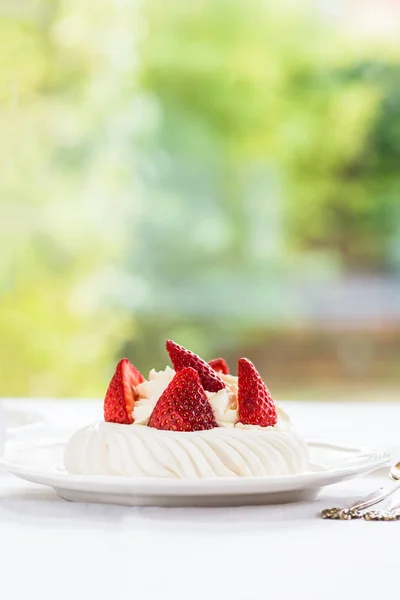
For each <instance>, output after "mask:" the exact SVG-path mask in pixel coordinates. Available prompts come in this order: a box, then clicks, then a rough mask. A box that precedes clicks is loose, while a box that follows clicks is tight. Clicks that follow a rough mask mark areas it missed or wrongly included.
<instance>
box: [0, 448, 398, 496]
mask: <svg viewBox="0 0 400 600" xmlns="http://www.w3.org/2000/svg"><path fill="white" fill-rule="evenodd" d="M307 442H308V443H309V445H310V446H323V447H325V448H326V447H328V448H333V449H337V450H345V451H346V450H347V451H353V452H354V451H358V452H359V453H360V454H366V455H369V456H370V459H369V460H367V461H366V462H365V463H362V464H361V465H360V464H357V465H352V466H345V467H343V468H338V469H327V470H323V471H308V472H306V473H299V474H295V475H279V476H274V477H271V476H262V477H210V478H203V479H173V478H171V479H170V478H161V477H160V478H157V477H140V478H139V477H138V478H134V477H122V476H109V475H78V474H71V473H68V472H66V471H59V472H57V471H56V470H53V471H51V470H50V469H46V470H45V469H42V470H40V469H38V468H29V467H26V466H24V465H23V464H21V463H18V462H17V461H16V460H15V459H14V461H13V460H12V458H13V455H15V453H17V452H21V451H27V450H30V451H32V450H34V449H37V450H39V449H43V448H48V449H50V448H51V447H54V448H55V447H56V446H57V447H59V446H65V444H66V441H65V440H61V439H54V438H46V439H42V440H37V441H35V442H33V441H30V442H11V443H9V444H8V448H7V452H6V453H5V456H4V457H3V458H1V459H0V464H1V466H2V467H3V468H4V469H5V470H6V471H7V472H8V473H10V474H12V475H14V476H16V477H19V478H20V479H24V480H27V481H31V482H33V483H37V484H40V485H46V486H50V487H52V488H54V489H56V490H57V489H64V490H70V491H84V492H87V491H89V489H88V488H90V487H92V486H93V487H95V488H96V490H93V492H94V493H96V494H104V493H106V494H109V495H111V496H112V495H118V494H121V493H127V494H129V495H131V496H132V497H133V496H143V495H151V496H182V497H184V496H186V497H188V496H212V495H226V496H230V495H233V494H249V495H251V494H257V493H263V494H273V493H276V490H275V489H274V488H278V491H290V490H301V489H306V488H308V489H320V488H322V487H325V486H328V485H333V484H334V483H339V482H340V481H345V480H347V479H352V478H354V477H357V476H359V475H363V474H367V473H370V472H373V471H375V470H377V469H380V468H382V467H384V466H386V465H388V464H389V463H390V460H391V457H390V453H389V452H387V451H385V450H379V449H378V448H374V447H369V446H359V445H358V446H354V445H353V446H351V445H349V444H344V443H335V442H331V441H326V440H325V441H323V440H314V439H309V440H307ZM271 488H273V489H271Z"/></svg>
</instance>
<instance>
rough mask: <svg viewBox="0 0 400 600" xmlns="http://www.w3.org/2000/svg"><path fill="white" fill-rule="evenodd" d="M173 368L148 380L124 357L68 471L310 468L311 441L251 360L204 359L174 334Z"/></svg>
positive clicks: (129, 473)
mask: <svg viewBox="0 0 400 600" xmlns="http://www.w3.org/2000/svg"><path fill="white" fill-rule="evenodd" d="M166 348H167V351H168V354H169V356H170V359H171V362H172V368H171V367H166V369H165V370H164V371H158V372H157V371H155V370H154V369H153V370H151V371H150V374H149V378H148V379H147V380H146V379H145V378H144V377H143V375H142V374H141V373H140V372H139V371H138V370H137V369H136V368H135V367H134V366H133V365H132V364H131V363H130V362H129V360H127V359H126V358H124V359H122V360H121V361H120V362H119V363H118V365H117V367H116V371H115V374H114V376H113V378H112V380H111V382H110V384H109V387H108V390H107V393H106V396H105V400H104V421H99V422H96V423H94V424H92V425H89V426H87V427H84V428H83V429H81V430H79V431H77V432H76V433H74V435H73V436H72V437H71V439H70V440H69V441H68V443H67V446H66V448H65V452H64V464H65V468H66V470H67V471H68V472H69V473H72V474H84V475H110V476H125V477H161V478H177V479H188V478H191V479H196V478H197V479H198V478H205V477H257V476H277V475H291V474H296V473H304V472H306V471H307V470H309V454H308V446H307V443H306V442H305V440H304V439H303V438H302V437H301V436H300V435H298V434H297V433H296V432H295V431H294V430H293V429H292V426H291V423H290V420H289V417H288V416H287V414H286V413H285V412H284V411H283V410H282V409H281V408H280V407H279V406H277V405H276V404H275V402H274V401H273V399H272V397H271V395H270V393H269V391H268V389H267V387H266V385H265V383H264V382H263V380H262V379H261V376H260V375H259V373H258V371H257V369H256V368H255V366H254V365H253V363H252V362H251V361H250V360H248V359H247V358H240V359H239V361H238V372H237V376H234V375H232V374H231V373H230V372H229V367H228V365H227V363H226V362H225V360H224V359H222V358H218V359H214V360H212V361H210V362H209V363H207V362H205V361H204V360H203V359H201V358H200V357H199V356H197V355H196V354H194V353H193V352H191V351H190V350H187V349H186V348H184V347H183V346H180V345H179V344H176V343H175V342H173V341H171V340H168V341H167V343H166Z"/></svg>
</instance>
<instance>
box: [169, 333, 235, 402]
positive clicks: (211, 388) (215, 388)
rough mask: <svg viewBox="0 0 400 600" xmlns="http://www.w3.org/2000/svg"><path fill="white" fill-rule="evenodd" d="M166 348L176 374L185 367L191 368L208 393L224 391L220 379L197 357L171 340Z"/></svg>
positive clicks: (223, 385)
mask: <svg viewBox="0 0 400 600" xmlns="http://www.w3.org/2000/svg"><path fill="white" fill-rule="evenodd" d="M166 347H167V351H168V354H169V356H170V359H171V361H172V364H173V366H174V369H175V371H176V372H177V373H178V372H179V371H181V370H182V369H185V368H186V367H192V369H194V370H195V371H197V372H198V374H199V377H200V381H201V385H202V386H203V388H204V389H205V390H207V391H208V392H219V390H222V389H224V387H225V384H224V382H223V381H222V379H220V378H219V377H218V375H217V374H216V373H215V371H214V370H213V369H212V367H210V365H209V364H207V363H206V362H205V361H204V360H203V359H202V358H200V356H197V354H195V353H194V352H191V350H186V348H184V347H183V346H180V345H179V344H176V343H175V342H173V341H172V340H167V343H166Z"/></svg>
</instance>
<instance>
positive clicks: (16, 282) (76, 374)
mask: <svg viewBox="0 0 400 600" xmlns="http://www.w3.org/2000/svg"><path fill="white" fill-rule="evenodd" d="M318 6H319V4H318V3H316V4H314V3H313V2H311V1H310V2H300V3H293V2H288V1H286V0H285V1H282V2H280V3H268V4H266V3H264V2H261V1H255V2H247V1H244V0H235V1H234V2H232V1H231V0H229V1H228V0H217V1H216V0H213V1H212V0H202V1H201V2H193V3H179V2H162V1H161V0H146V1H145V2H143V3H142V4H141V5H139V4H137V3H135V2H129V1H128V0H121V1H120V2H118V3H115V2H112V1H111V0H99V1H98V2H96V3H95V2H90V1H89V0H85V1H82V0H70V2H68V3H66V2H63V1H61V0H47V1H46V0H40V1H39V2H32V3H30V2H29V1H25V2H22V0H16V1H15V2H13V3H11V4H10V5H9V7H8V8H7V10H4V15H3V16H2V17H1V18H0V36H1V41H2V53H3V61H1V63H0V84H1V85H0V156H1V161H2V171H1V175H0V194H1V202H2V213H3V214H4V218H3V217H2V219H1V224H0V227H1V238H0V245H1V253H2V259H3V260H2V261H1V266H0V269H1V271H0V273H1V297H0V309H1V311H0V335H1V338H2V342H3V343H2V345H1V349H0V368H1V382H2V389H1V393H2V394H3V395H5V394H15V395H22V394H30V395H46V394H47V395H58V396H60V395H78V396H79V395H82V396H83V395H98V394H101V393H102V389H103V387H104V385H105V384H106V382H107V379H108V376H109V374H110V371H111V370H112V367H113V361H114V360H115V358H116V357H117V356H119V355H120V354H121V353H127V354H128V355H129V357H130V358H132V359H133V360H134V361H135V362H136V363H137V364H138V366H139V367H140V368H143V369H147V368H149V367H150V366H151V365H152V364H154V363H155V364H156V365H157V366H159V367H161V366H163V364H165V354H164V353H163V340H164V339H165V338H166V337H175V338H176V339H177V341H180V342H182V343H185V344H188V345H190V346H191V347H192V348H193V349H195V350H197V351H198V352H201V353H204V355H206V356H208V357H211V356H212V355H213V354H214V353H220V352H225V351H226V352H228V353H229V352H230V353H234V349H235V348H236V347H237V346H240V345H242V344H246V343H248V342H249V340H251V341H252V342H254V341H255V340H256V339H257V333H256V332H257V330H258V329H259V328H260V326H261V325H262V326H268V324H271V323H273V324H276V323H280V322H282V321H285V319H287V318H288V315H289V317H290V310H291V307H290V299H285V298H282V297H281V296H280V295H279V290H278V287H277V285H276V284H277V282H279V281H281V280H285V279H287V278H288V277H293V276H294V275H296V276H301V275H302V274H304V275H306V276H315V277H318V276H319V274H320V273H321V272H324V274H325V275H326V273H328V274H329V273H330V274H332V276H333V275H335V276H336V275H338V274H340V273H344V272H346V271H352V272H355V271H356V272H359V271H360V270H362V271H369V272H372V271H373V272H377V271H378V272H384V271H385V272H386V271H392V272H396V271H398V269H399V263H400V256H399V253H398V244H397V245H396V240H398V239H399V229H400V214H399V210H400V200H399V197H400V196H399V192H400V190H399V189H398V188H399V185H400V179H399V177H398V164H399V153H400V108H399V107H400V77H399V73H400V66H399V56H398V55H397V54H396V52H397V50H396V49H395V48H393V47H391V46H390V45H389V44H386V42H385V40H382V42H381V43H380V45H379V48H378V49H377V47H376V46H375V45H373V44H370V43H369V41H368V40H363V39H361V38H357V36H354V35H351V34H349V33H345V32H344V31H341V30H340V27H339V26H334V25H333V24H332V23H331V22H329V20H327V19H326V17H324V15H323V14H321V13H320V12H318ZM376 57H378V58H376ZM325 275H324V276H325Z"/></svg>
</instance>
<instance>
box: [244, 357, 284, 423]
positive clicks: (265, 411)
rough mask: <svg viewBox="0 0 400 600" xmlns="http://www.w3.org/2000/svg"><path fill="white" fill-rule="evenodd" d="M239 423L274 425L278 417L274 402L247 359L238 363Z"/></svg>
mask: <svg viewBox="0 0 400 600" xmlns="http://www.w3.org/2000/svg"><path fill="white" fill-rule="evenodd" d="M238 376H239V393H238V410H239V421H240V422H241V423H245V424H247V425H260V426H261V427H268V426H270V425H275V423H276V422H277V419H278V416H277V414H276V408H275V404H274V401H273V400H272V398H271V396H270V393H269V391H268V390H267V387H266V385H265V383H264V382H263V380H262V379H261V377H260V374H259V373H258V371H257V369H256V368H255V366H254V365H253V363H252V362H251V361H250V360H248V359H247V358H239V361H238Z"/></svg>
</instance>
